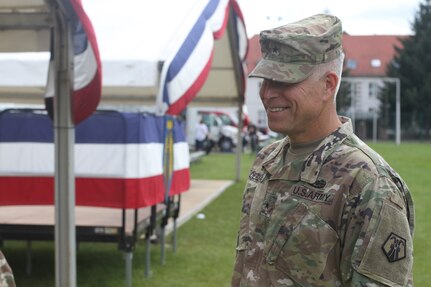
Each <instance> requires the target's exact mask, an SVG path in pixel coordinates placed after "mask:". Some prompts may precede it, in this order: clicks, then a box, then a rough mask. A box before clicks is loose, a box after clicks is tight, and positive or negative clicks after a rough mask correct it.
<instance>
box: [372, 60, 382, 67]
mask: <svg viewBox="0 0 431 287" xmlns="http://www.w3.org/2000/svg"><path fill="white" fill-rule="evenodd" d="M381 65H382V61H380V59H372V60H371V67H373V68H379V67H380V66H381Z"/></svg>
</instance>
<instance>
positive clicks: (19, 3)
mask: <svg viewBox="0 0 431 287" xmlns="http://www.w3.org/2000/svg"><path fill="white" fill-rule="evenodd" d="M0 19H1V20H0V39H1V41H0V52H40V51H49V45H50V41H49V33H50V30H49V28H50V26H49V25H50V23H51V22H52V21H51V13H50V10H49V6H47V5H46V3H45V1H44V0H0Z"/></svg>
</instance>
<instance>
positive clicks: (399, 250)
mask: <svg viewBox="0 0 431 287" xmlns="http://www.w3.org/2000/svg"><path fill="white" fill-rule="evenodd" d="M382 249H383V252H384V253H385V255H386V258H388V261H389V262H391V263H393V262H395V261H398V260H401V259H404V258H406V240H405V239H404V238H402V237H401V236H399V235H396V234H395V233H393V232H391V234H389V236H388V238H387V239H386V241H385V242H384V243H383V245H382Z"/></svg>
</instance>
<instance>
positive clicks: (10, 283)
mask: <svg viewBox="0 0 431 287" xmlns="http://www.w3.org/2000/svg"><path fill="white" fill-rule="evenodd" d="M0 286H1V287H15V280H14V277H13V273H12V269H11V268H10V266H9V264H8V263H7V260H6V258H5V256H4V255H3V253H2V252H1V251H0Z"/></svg>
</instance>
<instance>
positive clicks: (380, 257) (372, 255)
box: [357, 203, 413, 286]
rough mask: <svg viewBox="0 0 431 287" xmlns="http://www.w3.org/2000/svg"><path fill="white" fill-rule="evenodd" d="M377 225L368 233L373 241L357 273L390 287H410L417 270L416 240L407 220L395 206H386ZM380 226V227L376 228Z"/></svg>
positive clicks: (373, 224) (367, 245) (367, 246)
mask: <svg viewBox="0 0 431 287" xmlns="http://www.w3.org/2000/svg"><path fill="white" fill-rule="evenodd" d="M376 215H377V218H374V219H376V221H374V223H370V226H369V227H368V229H367V233H368V234H372V235H373V236H372V238H371V240H370V241H369V242H368V243H365V242H363V244H364V245H363V246H362V247H363V248H366V251H365V254H364V255H363V257H362V259H361V263H360V264H359V266H358V268H357V271H358V272H359V273H361V274H362V275H365V276H366V277H369V278H371V279H373V280H375V281H378V282H381V283H383V284H386V285H388V286H406V284H407V281H408V279H409V276H410V274H411V271H412V266H413V240H412V237H411V235H410V229H409V223H408V221H407V216H406V215H405V214H404V213H403V212H401V211H400V210H399V209H398V208H397V207H395V206H394V205H393V204H391V203H383V206H382V209H381V212H380V213H379V214H378V213H375V214H373V217H374V216H376ZM375 223H377V224H375Z"/></svg>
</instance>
